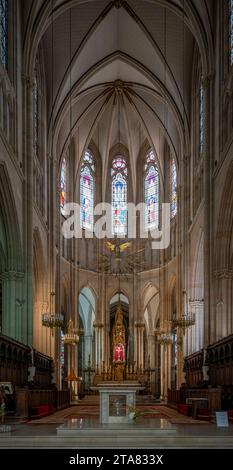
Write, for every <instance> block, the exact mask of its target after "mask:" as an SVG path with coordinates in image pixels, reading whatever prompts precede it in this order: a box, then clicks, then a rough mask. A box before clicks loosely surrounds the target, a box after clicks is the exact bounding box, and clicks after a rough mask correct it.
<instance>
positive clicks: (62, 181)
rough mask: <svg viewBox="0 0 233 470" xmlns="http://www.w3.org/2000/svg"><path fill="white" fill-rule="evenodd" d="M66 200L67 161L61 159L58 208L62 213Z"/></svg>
mask: <svg viewBox="0 0 233 470" xmlns="http://www.w3.org/2000/svg"><path fill="white" fill-rule="evenodd" d="M66 199H67V161H66V158H65V157H63V159H62V162H61V173H60V208H61V213H63V209H64V205H65V204H66Z"/></svg>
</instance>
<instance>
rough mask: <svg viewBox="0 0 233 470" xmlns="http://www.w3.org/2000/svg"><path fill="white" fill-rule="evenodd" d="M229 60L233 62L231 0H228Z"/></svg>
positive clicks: (232, 2)
mask: <svg viewBox="0 0 233 470" xmlns="http://www.w3.org/2000/svg"><path fill="white" fill-rule="evenodd" d="M229 61H230V65H232V64H233V0H229Z"/></svg>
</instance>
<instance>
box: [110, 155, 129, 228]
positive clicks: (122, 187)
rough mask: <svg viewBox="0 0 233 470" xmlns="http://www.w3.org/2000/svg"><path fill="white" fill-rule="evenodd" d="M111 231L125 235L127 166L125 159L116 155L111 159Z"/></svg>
mask: <svg viewBox="0 0 233 470" xmlns="http://www.w3.org/2000/svg"><path fill="white" fill-rule="evenodd" d="M111 178H112V233H113V235H119V236H121V235H122V236H125V235H127V179H128V168H127V163H126V161H125V159H124V158H123V157H122V156H120V155H118V156H117V157H115V158H114V159H113V161H112V167H111Z"/></svg>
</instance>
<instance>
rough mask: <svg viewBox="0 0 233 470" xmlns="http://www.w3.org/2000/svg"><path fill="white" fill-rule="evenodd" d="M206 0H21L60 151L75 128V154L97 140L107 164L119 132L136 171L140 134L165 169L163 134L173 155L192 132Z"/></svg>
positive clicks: (206, 19)
mask: <svg viewBox="0 0 233 470" xmlns="http://www.w3.org/2000/svg"><path fill="white" fill-rule="evenodd" d="M35 4H36V5H35ZM194 4H195V5H194ZM208 4H209V2H207V3H206V2H203V1H200V0H195V1H194V2H191V1H190V0H185V1H184V0H176V1H173V2H171V1H169V0H127V1H110V2H109V1H108V0H95V1H92V0H88V1H87V0H82V1H81V0H76V1H75V0H71V1H69V2H67V1H66V2H64V1H61V0H53V1H43V0H40V1H37V2H32V1H29V0H26V1H25V0H24V2H23V5H24V26H25V36H24V37H25V45H27V41H28V40H29V38H31V42H30V44H31V45H33V44H34V45H35V48H36V45H37V46H38V45H39V43H40V45H41V46H42V49H43V54H44V66H45V77H46V98H47V113H48V123H49V125H50V136H51V134H52V132H51V129H52V124H53V125H54V129H55V130H54V133H53V135H55V138H56V142H57V155H58V158H59V157H60V156H61V154H62V152H63V151H64V150H65V149H66V147H67V146H68V143H69V136H70V133H71V132H72V135H73V136H74V140H75V145H76V151H77V154H78V155H79V158H81V155H82V154H83V151H84V150H85V148H86V147H87V146H88V144H89V142H90V140H91V139H92V140H93V141H94V142H95V144H96V145H97V146H98V147H99V150H100V154H101V156H102V159H103V170H104V172H105V173H106V171H107V170H106V169H107V157H108V155H109V150H110V149H111V148H112V147H113V146H114V145H115V144H116V143H117V142H118V141H119V140H120V141H121V143H122V144H124V145H125V146H126V147H127V148H128V150H129V155H130V158H131V160H132V162H131V164H132V174H133V177H134V178H135V177H136V169H135V165H136V160H137V157H138V154H139V149H140V146H141V144H142V143H143V141H144V140H145V139H147V140H148V142H149V143H150V145H151V146H152V148H153V149H154V151H155V152H156V154H157V156H158V158H159V159H160V163H161V171H163V162H162V154H163V152H162V149H163V145H164V140H165V139H166V140H167V142H168V143H169V145H170V148H171V150H172V152H173V153H174V155H175V156H176V158H177V161H178V160H179V156H180V155H181V152H182V149H183V147H182V145H183V139H184V135H185V139H186V140H187V141H188V140H189V130H190V127H189V126H190V112H191V108H190V96H191V78H192V62H193V52H194V45H195V42H196V43H198V47H199V48H200V56H201V57H202V61H203V69H204V68H205V67H206V63H205V62H204V59H203V50H202V45H203V44H204V43H205V42H206V44H208V41H209V36H211V30H210V24H211V10H210V9H208ZM29 19H30V21H31V22H32V26H31V27H30V21H29ZM32 20H33V21H32ZM202 22H204V23H208V28H209V29H208V28H207V27H206V25H205V27H204V26H203V23H202ZM202 27H203V29H202ZM203 30H205V32H206V37H204V35H203ZM209 30H210V32H209V33H208V31H209ZM198 31H199V33H198ZM198 34H199V35H200V38H199V35H198ZM202 35H203V38H202ZM199 40H200V42H199ZM25 47H26V46H25ZM31 60H32V59H31ZM28 62H30V60H28Z"/></svg>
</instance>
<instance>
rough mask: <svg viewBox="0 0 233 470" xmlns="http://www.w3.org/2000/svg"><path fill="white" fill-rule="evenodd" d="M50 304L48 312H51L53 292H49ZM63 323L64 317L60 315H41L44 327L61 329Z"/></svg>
mask: <svg viewBox="0 0 233 470" xmlns="http://www.w3.org/2000/svg"><path fill="white" fill-rule="evenodd" d="M50 295H51V298H52V299H51V303H50V307H51V308H50V310H52V305H53V298H54V296H55V292H51V294H50ZM63 323H64V315H63V314H62V313H51V311H50V313H42V325H43V326H46V327H47V328H51V329H52V330H53V329H54V328H61V327H62V326H63Z"/></svg>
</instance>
